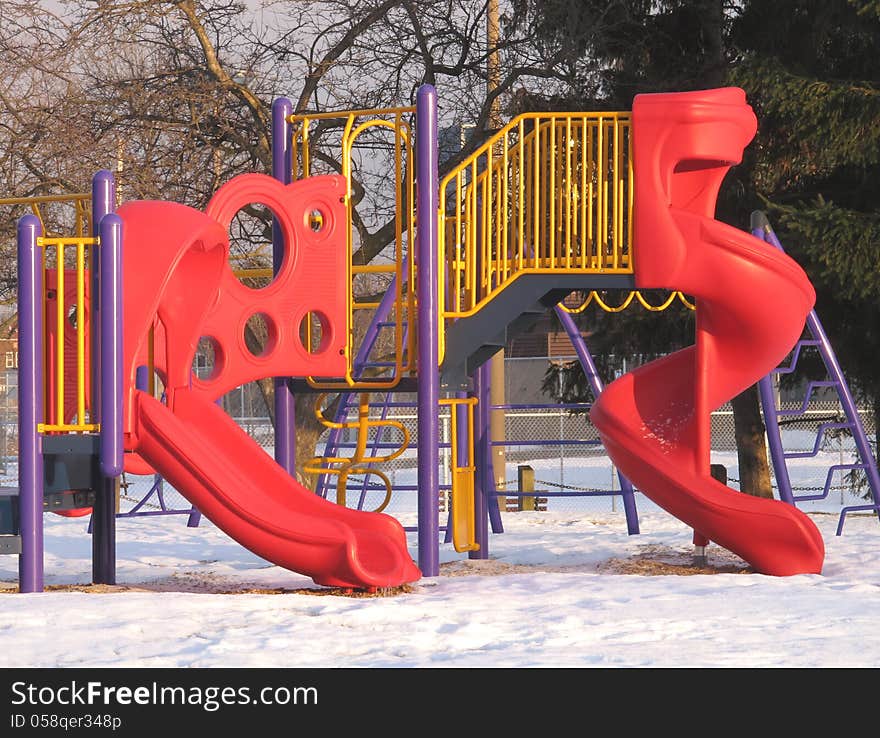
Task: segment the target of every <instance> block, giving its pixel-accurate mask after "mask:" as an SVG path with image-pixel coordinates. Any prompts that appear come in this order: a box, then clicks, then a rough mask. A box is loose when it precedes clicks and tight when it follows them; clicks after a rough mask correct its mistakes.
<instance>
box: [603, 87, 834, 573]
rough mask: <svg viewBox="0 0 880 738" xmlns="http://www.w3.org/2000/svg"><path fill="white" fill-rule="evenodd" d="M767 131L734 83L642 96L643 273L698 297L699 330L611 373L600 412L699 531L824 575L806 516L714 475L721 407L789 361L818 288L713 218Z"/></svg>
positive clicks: (639, 207) (606, 430)
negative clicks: (728, 180)
mask: <svg viewBox="0 0 880 738" xmlns="http://www.w3.org/2000/svg"><path fill="white" fill-rule="evenodd" d="M755 130H756V120H755V116H754V113H753V112H752V109H751V107H750V106H748V105H747V104H746V102H745V95H744V93H743V92H742V90H739V89H736V88H725V89H720V90H707V91H700V92H693V93H680V94H655V95H639V96H637V97H636V99H635V101H634V105H633V132H634V144H633V146H634V172H635V204H636V209H635V222H634V241H635V243H636V244H637V246H636V252H635V256H634V261H635V272H636V284H637V286H638V287H640V288H643V289H645V288H665V289H674V290H681V291H682V292H685V293H686V294H689V295H692V296H693V297H695V298H696V300H697V330H696V342H695V344H694V345H693V346H691V347H689V348H686V349H684V350H682V351H678V352H675V353H673V354H670V355H668V356H666V357H664V358H662V359H660V360H658V361H654V362H651V363H649V364H646V365H644V366H642V367H640V368H638V369H636V370H635V371H633V372H631V373H629V374H625V375H624V376H623V377H621V378H620V379H618V380H616V381H614V382H612V383H611V384H609V385H608V386H607V387H606V388H605V391H604V392H603V393H602V395H601V396H600V397H599V399H598V401H597V402H596V403H595V404H594V406H593V409H592V411H591V414H590V417H591V420H592V422H593V423H594V424H595V426H596V428H597V429H598V431H599V434H600V436H601V438H602V440H603V442H604V443H605V447H606V449H607V451H608V454H609V455H610V457H611V458H612V459H613V460H614V462H615V463H616V464H617V465H618V466H619V468H620V469H621V471H622V472H623V473H624V474H625V475H626V476H627V477H629V479H630V480H632V482H633V483H634V484H635V485H636V486H637V487H638V488H639V489H640V490H641V491H642V492H643V493H644V494H645V495H647V496H648V497H649V498H650V499H652V500H653V501H654V502H655V503H657V504H658V505H659V506H660V507H662V508H664V509H665V510H666V511H667V512H669V513H671V514H672V515H674V516H675V517H677V518H679V519H680V520H682V521H684V522H685V523H687V524H688V525H690V526H692V527H693V528H694V530H695V531H696V532H698V533H699V534H701V535H703V536H705V537H707V538H708V539H710V540H712V541H715V542H716V543H717V544H719V545H720V546H723V547H724V548H726V549H728V550H730V551H733V552H734V553H736V554H738V555H739V556H741V557H742V558H743V559H744V560H745V561H747V562H748V563H749V564H751V565H752V566H753V567H754V568H755V569H756V570H757V571H759V572H761V573H764V574H772V575H779V576H784V575H792V574H802V573H820V572H821V570H822V563H823V559H824V554H825V549H824V544H823V541H822V537H821V534H820V533H819V531H818V530H817V528H816V526H815V525H814V524H813V522H812V521H811V520H810V519H809V518H808V517H807V516H806V515H804V514H803V513H802V512H801V511H799V510H798V509H796V508H795V507H792V506H790V505H787V504H785V503H783V502H780V501H777V500H770V499H762V498H757V497H753V496H750V495H747V494H743V493H740V492H737V491H735V490H732V489H730V488H729V487H727V486H725V485H723V484H721V483H720V482H718V481H716V480H715V479H713V478H712V477H711V475H710V440H711V436H710V432H711V424H710V413H711V412H712V411H713V410H715V409H717V408H718V407H720V406H721V405H722V404H724V403H725V402H727V401H728V400H729V399H731V398H732V397H734V396H735V395H737V394H738V393H740V392H741V391H743V390H744V389H746V388H747V387H749V386H751V385H752V384H753V383H754V382H756V381H757V380H758V379H759V378H761V377H762V376H764V375H765V374H767V373H768V372H769V371H770V370H771V369H773V368H775V367H776V366H777V365H778V364H779V362H780V361H781V360H782V359H783V358H784V357H785V356H786V354H787V353H788V352H789V351H790V350H791V348H792V346H793V345H794V344H795V343H796V341H797V339H798V338H799V336H800V334H801V331H802V330H803V326H804V321H805V319H806V316H807V314H808V313H809V311H810V309H811V308H812V305H813V302H814V300H815V293H814V291H813V288H812V286H811V284H810V282H809V280H808V279H807V276H806V275H805V274H804V272H803V270H801V268H800V267H799V266H798V265H797V264H796V263H795V262H794V261H793V260H792V259H790V258H789V257H788V256H786V255H785V254H783V253H782V252H780V251H778V250H776V249H774V248H772V247H770V246H768V245H767V244H765V243H764V242H762V241H760V240H759V239H756V238H754V237H753V236H751V235H750V234H748V233H745V232H743V231H739V230H737V229H735V228H732V227H730V226H727V225H724V224H723V223H720V222H718V221H716V220H714V219H713V218H714V210H715V200H716V197H717V193H718V188H719V186H720V184H721V180H722V179H723V178H724V176H725V174H726V173H727V171H728V169H729V168H730V166H731V165H732V164H735V163H738V162H739V161H740V159H741V157H742V151H743V149H744V147H745V146H746V145H747V144H748V143H749V141H751V139H752V137H753V136H754V134H755Z"/></svg>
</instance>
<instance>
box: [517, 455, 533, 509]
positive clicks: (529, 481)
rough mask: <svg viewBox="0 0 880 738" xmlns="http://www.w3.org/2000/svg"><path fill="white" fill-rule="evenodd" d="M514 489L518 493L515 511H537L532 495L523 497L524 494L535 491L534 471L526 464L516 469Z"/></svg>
mask: <svg viewBox="0 0 880 738" xmlns="http://www.w3.org/2000/svg"><path fill="white" fill-rule="evenodd" d="M516 487H517V490H518V491H519V493H520V497H519V504H518V505H517V510H519V511H520V512H522V511H524V510H537V509H538V505H537V499H536V498H535V496H534V494H529V495H524V494H523V493H524V492H529V493H532V492H534V491H535V470H534V469H532V467H530V466H529V465H528V464H520V465H519V466H518V467H517V468H516Z"/></svg>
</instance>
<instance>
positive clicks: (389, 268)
mask: <svg viewBox="0 0 880 738" xmlns="http://www.w3.org/2000/svg"><path fill="white" fill-rule="evenodd" d="M397 270H398V267H397V264H352V265H351V273H352V274H397Z"/></svg>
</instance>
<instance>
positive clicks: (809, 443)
mask: <svg viewBox="0 0 880 738" xmlns="http://www.w3.org/2000/svg"><path fill="white" fill-rule="evenodd" d="M546 366H547V360H546V359H543V360H529V361H528V362H523V361H513V362H509V363H508V367H509V368H510V367H512V369H510V370H509V371H508V373H507V377H506V381H507V399H508V401H509V402H511V403H512V404H513V403H515V404H513V407H508V408H506V409H505V410H504V411H503V412H504V419H505V422H504V428H505V437H504V439H496V441H495V442H496V443H497V444H500V445H503V448H504V452H505V462H506V474H505V480H504V484H503V485H502V484H499V485H498V488H499V492H505V491H506V492H509V493H510V495H511V497H510V498H509V499H510V500H513V499H514V497H513V495H515V493H516V491H517V489H518V481H517V476H518V475H517V472H518V467H519V466H520V465H525V466H529V467H531V468H532V469H533V470H534V479H535V492H537V493H539V494H540V493H542V492H543V493H545V494H544V498H545V499H546V505H542V507H544V506H546V509H548V510H553V511H561V512H585V513H590V512H615V511H622V501H621V499H620V496H619V490H620V482H619V479H618V475H617V470H616V469H615V467H614V466H613V464H612V463H611V461H610V460H609V458H608V457H607V455H606V454H605V451H604V448H603V447H602V445H601V443H600V441H599V437H598V434H597V433H596V430H595V428H594V427H593V426H592V425H591V424H590V422H589V417H588V414H587V411H586V410H587V408H586V407H581V408H570V407H566V408H561V407H559V406H554V405H552V404H551V402H550V399H549V398H548V397H546V396H545V395H543V394H542V393H541V390H540V383H539V382H538V379H539V378H540V376H542V373H543V371H544V369H545V368H546ZM542 367H543V368H542ZM0 381H2V385H0V448H2V449H3V451H4V453H3V455H2V466H0V470H2V472H0V473H2V474H3V478H4V479H5V480H6V483H10V482H12V481H14V478H15V474H16V471H17V464H16V458H17V436H16V433H17V374H16V372H15V371H7V372H5V373H2V374H0ZM371 402H372V409H371V417H373V418H376V419H379V418H384V419H385V420H386V421H394V423H395V424H399V426H400V427H403V428H405V429H406V432H407V434H408V441H409V443H408V447H407V448H406V449H404V450H403V451H402V453H400V455H398V456H397V458H395V459H394V460H393V461H390V462H387V463H382V464H376V465H375V468H376V469H378V470H380V471H382V472H383V473H384V474H385V476H386V477H387V478H388V480H389V482H390V483H391V485H392V488H393V492H392V494H391V496H390V501H389V502H388V505H387V507H386V508H385V510H386V512H389V513H391V514H395V515H399V516H401V517H405V516H407V515H410V514H414V513H415V511H416V510H417V497H418V492H417V489H418V480H417V457H416V444H417V443H418V416H417V412H416V404H415V403H416V397H415V395H413V394H402V393H400V394H393V395H391V396H389V397H386V395H384V394H376V395H373V396H372V399H371ZM540 405H545V406H544V407H540ZM223 406H224V409H226V410H227V411H228V412H229V413H230V414H231V415H232V416H233V417H234V418H235V419H236V422H237V423H238V424H239V425H240V426H241V428H242V429H243V430H244V431H245V432H246V433H247V434H248V435H249V436H250V437H251V438H253V439H254V440H255V441H256V442H257V443H258V444H260V445H261V446H262V447H263V448H264V449H265V450H266V452H267V453H268V454H272V453H273V452H274V448H273V444H274V429H273V426H272V423H271V421H270V419H269V417H268V414H267V413H266V407H265V401H264V400H263V399H262V396H261V395H260V394H259V390H258V388H257V387H256V386H255V385H248V386H246V387H244V388H239V389H237V390H234V391H233V392H232V393H230V394H229V395H228V396H227V397H225V398H224V399H223ZM783 406H784V407H785V408H786V409H790V410H796V409H798V408H799V406H800V401H799V400H794V399H789V400H786V401H784V403H783ZM861 418H862V422H863V425H864V427H865V430H866V432H867V434H868V436H869V438H871V439H873V438H874V437H875V433H874V424H873V415H872V413H870V412H867V411H862V414H861ZM356 419H357V412H356V408H353V409H352V411H351V412H350V413H349V417H348V420H349V421H350V422H351V424H352V426H353V427H352V428H348V429H345V430H343V431H342V432H341V434H340V445H339V448H338V449H336V450H334V451H333V454H334V455H337V456H351V455H352V454H353V453H354V450H355V447H356V444H357V430H356V425H357V423H356V422H355V421H356ZM842 419H843V415H842V411H841V408H840V405H839V403H837V402H836V401H833V400H832V399H829V398H828V397H827V396H826V397H823V398H821V399H818V400H814V401H812V402H810V403H809V405H808V407H807V408H806V410H805V412H803V413H800V414H796V415H792V416H789V417H786V418H783V419H782V421H781V422H782V426H781V427H782V439H783V444H784V446H785V449H786V451H787V452H789V453H799V454H804V456H803V457H802V458H795V459H790V460H789V464H788V473H789V476H790V479H791V483H792V486H793V488H794V493H795V496H796V497H800V496H817V495H821V494H823V493H824V491H825V489H826V487H827V489H828V495H827V497H825V498H824V499H821V500H814V501H809V502H805V503H802V505H801V507H802V508H804V509H823V510H833V511H836V510H838V509H839V508H840V507H843V506H847V505H855V504H862V503H863V502H864V499H863V495H865V493H866V491H867V489H866V480H865V476H864V474H863V472H861V471H859V470H855V471H853V470H851V469H849V468H846V467H847V465H851V464H853V463H855V462H857V461H858V458H857V454H856V449H855V445H854V443H853V440H852V437H851V435H849V434H848V433H846V432H842V431H839V430H837V429H833V430H831V431H828V432H824V433H821V434H820V430H821V427H822V425H823V424H827V423H834V422H840V421H842ZM438 422H439V428H440V438H441V449H440V457H441V466H440V470H439V475H440V484H441V503H440V504H441V510H444V509H446V506H447V504H448V494H449V488H450V482H451V472H450V456H451V454H452V451H451V448H450V439H451V428H450V413H449V408H448V407H442V408H441V409H440V412H439V413H438ZM326 438H327V434H326V433H325V434H324V435H323V436H322V437H321V438H320V439H319V443H318V445H317V448H316V454H317V455H321V454H323V453H325V443H326ZM403 442H404V437H403V433H402V432H401V430H400V429H399V427H398V426H396V425H395V426H387V425H386V426H383V427H381V428H373V429H371V430H370V434H369V438H368V442H367V444H366V451H367V453H366V456H367V459H366V460H365V461H364V462H363V464H361V466H363V465H370V464H371V462H370V461H369V458H370V457H374V456H377V455H383V456H387V455H393V454H394V453H395V452H396V451H397V450H398V449H399V448H400V446H401V444H402V443H403ZM807 454H809V455H807ZM711 460H712V463H716V464H722V465H723V466H724V467H725V468H726V469H727V474H728V483H729V485H730V486H731V487H733V488H738V486H739V469H738V461H737V454H736V444H735V440H734V423H733V411H732V409H731V408H730V406H729V405H727V406H724V407H722V408H721V409H719V410H718V411H716V412H715V413H713V415H712V457H711ZM772 472H773V469H772V465H771V473H772ZM335 483H336V477H334V476H332V475H331V476H328V478H327V485H328V487H329V489H328V492H327V496H328V497H329V498H330V499H336V493H335ZM774 484H775V476H774ZM121 492H122V494H121V504H120V511H121V512H130V511H131V510H132V509H134V508H135V507H138V506H140V507H139V509H142V510H145V511H151V512H155V511H158V510H162V509H170V510H182V511H187V510H189V509H190V504H189V503H188V502H187V501H186V500H185V499H184V498H183V496H182V495H180V494H179V493H178V492H177V491H176V490H174V489H173V488H172V487H171V486H170V485H168V484H164V483H161V482H160V481H159V480H157V479H156V478H155V477H152V476H135V475H130V474H129V475H126V476H125V478H124V479H123V487H122V490H121ZM597 492H599V493H604V494H602V495H600V496H597V495H596V493H597ZM580 493H584V496H575V495H578V494H580ZM145 497H147V499H146V500H145V499H144V498H145ZM385 498H386V488H385V484H384V481H383V480H382V479H381V478H380V477H379V476H378V475H367V476H364V475H352V476H351V477H350V478H349V480H348V483H347V504H348V505H349V506H358V507H361V508H363V509H368V510H371V509H376V508H378V507H379V506H380V505H381V504H382V503H383V501H385ZM636 500H637V506H638V508H639V509H640V510H643V509H648V508H650V507H651V505H652V503H650V501H648V500H647V499H646V498H644V496H643V495H641V494H637V497H636ZM504 507H505V506H504V505H502V509H504ZM510 507H515V505H510Z"/></svg>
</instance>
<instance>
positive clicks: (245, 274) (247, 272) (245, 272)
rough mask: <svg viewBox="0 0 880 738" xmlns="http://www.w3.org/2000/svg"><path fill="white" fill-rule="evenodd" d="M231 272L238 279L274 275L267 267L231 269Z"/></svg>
mask: <svg viewBox="0 0 880 738" xmlns="http://www.w3.org/2000/svg"><path fill="white" fill-rule="evenodd" d="M232 273H233V274H234V275H235V276H236V277H238V278H239V279H261V278H265V277H274V276H275V272H274V271H273V270H272V269H270V268H268V267H267V268H265V269H258V268H254V269H233V270H232Z"/></svg>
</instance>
